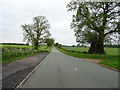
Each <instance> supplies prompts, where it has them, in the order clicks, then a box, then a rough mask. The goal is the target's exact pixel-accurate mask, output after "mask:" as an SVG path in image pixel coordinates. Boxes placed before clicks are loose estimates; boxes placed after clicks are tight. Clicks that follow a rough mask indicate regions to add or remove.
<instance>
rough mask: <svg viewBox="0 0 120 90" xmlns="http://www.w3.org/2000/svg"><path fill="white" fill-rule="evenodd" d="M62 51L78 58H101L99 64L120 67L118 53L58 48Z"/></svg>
mask: <svg viewBox="0 0 120 90" xmlns="http://www.w3.org/2000/svg"><path fill="white" fill-rule="evenodd" d="M57 49H58V50H59V51H60V52H63V53H65V54H67V55H71V56H74V57H78V58H88V59H99V60H102V61H101V62H100V63H99V64H103V65H106V66H109V67H112V68H116V69H120V68H119V67H118V55H99V54H83V53H75V52H69V51H64V50H63V49H60V48H57Z"/></svg>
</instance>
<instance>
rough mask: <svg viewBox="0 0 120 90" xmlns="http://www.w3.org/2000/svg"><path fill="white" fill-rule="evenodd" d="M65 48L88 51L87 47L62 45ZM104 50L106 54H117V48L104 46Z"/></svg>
mask: <svg viewBox="0 0 120 90" xmlns="http://www.w3.org/2000/svg"><path fill="white" fill-rule="evenodd" d="M62 48H64V49H67V50H75V51H88V50H89V48H88V47H62ZM105 52H106V54H107V55H118V48H105Z"/></svg>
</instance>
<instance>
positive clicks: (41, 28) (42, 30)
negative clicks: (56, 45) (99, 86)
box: [22, 16, 50, 49]
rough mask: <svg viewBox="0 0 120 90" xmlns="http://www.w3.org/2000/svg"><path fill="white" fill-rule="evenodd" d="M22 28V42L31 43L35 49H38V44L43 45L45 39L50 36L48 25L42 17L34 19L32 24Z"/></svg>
mask: <svg viewBox="0 0 120 90" xmlns="http://www.w3.org/2000/svg"><path fill="white" fill-rule="evenodd" d="M22 28H23V31H24V33H23V34H24V41H27V42H29V43H32V44H33V45H34V46H35V49H38V46H39V45H40V43H44V41H45V39H46V38H48V37H49V36H50V33H49V28H50V24H49V23H48V20H47V19H46V18H45V17H44V16H36V17H34V18H33V23H32V24H24V25H22Z"/></svg>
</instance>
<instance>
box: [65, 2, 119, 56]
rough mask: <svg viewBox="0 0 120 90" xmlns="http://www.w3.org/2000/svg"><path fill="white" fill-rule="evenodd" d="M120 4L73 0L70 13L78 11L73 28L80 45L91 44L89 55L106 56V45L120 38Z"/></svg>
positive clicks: (69, 7)
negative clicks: (119, 33) (117, 37)
mask: <svg viewBox="0 0 120 90" xmlns="http://www.w3.org/2000/svg"><path fill="white" fill-rule="evenodd" d="M119 7H120V2H81V1H80V0H72V1H71V2H70V3H69V4H68V5H67V8H68V11H76V15H73V20H72V23H71V28H74V32H75V36H76V41H77V42H78V43H90V44H91V47H90V49H89V53H98V54H104V53H105V51H104V43H105V42H107V43H111V41H112V40H113V39H116V38H114V37H116V36H118V32H119V29H120V28H119V27H120V21H119V16H120V10H119V9H118V8H119Z"/></svg>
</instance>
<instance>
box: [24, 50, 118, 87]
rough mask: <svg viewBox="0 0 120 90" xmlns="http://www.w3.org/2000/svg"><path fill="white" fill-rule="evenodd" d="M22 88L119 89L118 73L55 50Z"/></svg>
mask: <svg viewBox="0 0 120 90" xmlns="http://www.w3.org/2000/svg"><path fill="white" fill-rule="evenodd" d="M22 88H118V72H116V71H112V70H109V69H107V68H104V67H101V66H98V65H97V64H93V63H90V62H87V61H83V60H82V59H80V58H75V57H72V56H68V55H65V54H63V53H61V52H59V51H58V50H57V49H56V48H53V49H52V52H51V53H50V54H49V55H48V56H47V57H46V58H45V59H44V60H43V61H42V62H41V63H40V65H39V66H38V68H37V69H36V70H35V72H34V73H33V74H32V75H31V76H30V77H29V78H28V80H27V81H26V82H25V83H24V84H23V85H22Z"/></svg>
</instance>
